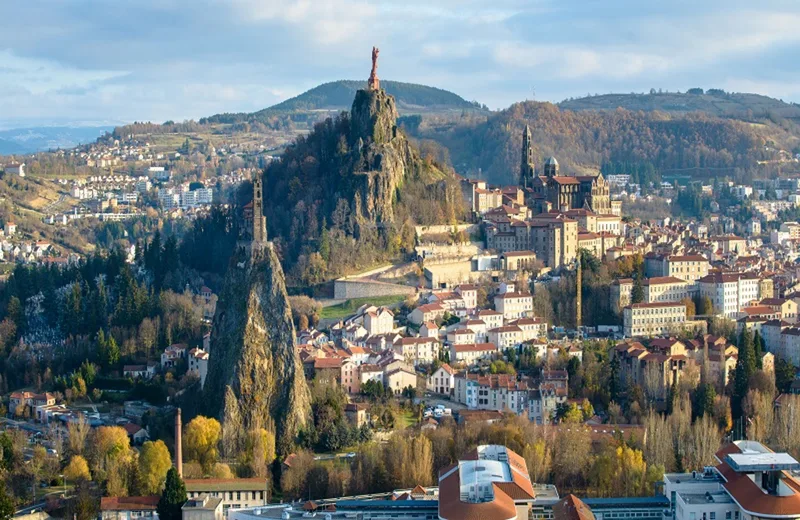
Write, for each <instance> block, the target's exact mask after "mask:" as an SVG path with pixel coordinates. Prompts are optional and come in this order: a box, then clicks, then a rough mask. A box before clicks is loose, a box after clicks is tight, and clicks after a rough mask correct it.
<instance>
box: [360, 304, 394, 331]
mask: <svg viewBox="0 0 800 520" xmlns="http://www.w3.org/2000/svg"><path fill="white" fill-rule="evenodd" d="M364 328H365V329H367V334H369V335H370V336H375V335H377V334H388V333H390V332H392V331H393V330H394V313H393V312H392V311H390V310H389V309H388V308H386V307H380V308H379V309H375V310H371V311H368V312H366V313H364Z"/></svg>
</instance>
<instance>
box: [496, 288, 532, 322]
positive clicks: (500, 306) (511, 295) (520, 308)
mask: <svg viewBox="0 0 800 520" xmlns="http://www.w3.org/2000/svg"><path fill="white" fill-rule="evenodd" d="M494 308H495V310H497V312H499V313H501V314H502V315H503V318H505V319H507V320H516V319H518V318H526V317H528V316H531V315H532V314H533V296H532V295H531V294H530V293H523V292H508V293H503V294H498V295H497V296H495V297H494Z"/></svg>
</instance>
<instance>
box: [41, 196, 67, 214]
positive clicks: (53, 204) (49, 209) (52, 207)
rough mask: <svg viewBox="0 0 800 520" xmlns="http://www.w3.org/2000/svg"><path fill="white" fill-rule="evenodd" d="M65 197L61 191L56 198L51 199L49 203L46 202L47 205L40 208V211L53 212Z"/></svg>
mask: <svg viewBox="0 0 800 520" xmlns="http://www.w3.org/2000/svg"><path fill="white" fill-rule="evenodd" d="M66 198H67V196H66V195H64V194H63V193H61V194H59V196H58V200H56V201H53V202H51V203H50V204H48V205H47V206H45V207H44V208H42V213H44V214H45V215H49V214H50V213H55V209H56V208H57V207H58V206H59V205H61V203H62V202H64V199H66Z"/></svg>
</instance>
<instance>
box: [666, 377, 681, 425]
mask: <svg viewBox="0 0 800 520" xmlns="http://www.w3.org/2000/svg"><path fill="white" fill-rule="evenodd" d="M677 399H678V378H677V377H673V378H672V385H671V386H670V387H669V391H668V392H667V416H670V415H672V412H673V410H674V409H675V401H677Z"/></svg>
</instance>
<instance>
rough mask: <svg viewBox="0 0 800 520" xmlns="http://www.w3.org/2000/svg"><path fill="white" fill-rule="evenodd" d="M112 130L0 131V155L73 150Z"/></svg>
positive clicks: (50, 127) (29, 129) (102, 128)
mask: <svg viewBox="0 0 800 520" xmlns="http://www.w3.org/2000/svg"><path fill="white" fill-rule="evenodd" d="M113 129H114V127H113V126H82V127H70V126H41V127H34V128H14V129H11V130H0V155H11V154H26V153H34V152H42V151H48V150H56V149H69V148H74V147H75V146H78V145H79V144H83V143H90V142H92V141H94V140H95V139H97V138H98V137H99V136H101V135H102V134H104V133H105V132H110V131H111V130H113Z"/></svg>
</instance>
